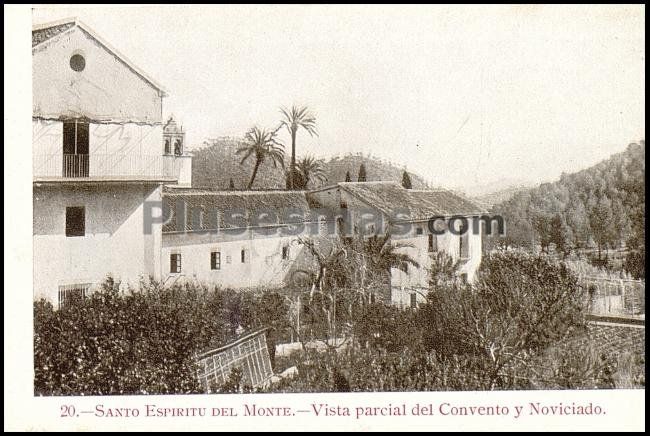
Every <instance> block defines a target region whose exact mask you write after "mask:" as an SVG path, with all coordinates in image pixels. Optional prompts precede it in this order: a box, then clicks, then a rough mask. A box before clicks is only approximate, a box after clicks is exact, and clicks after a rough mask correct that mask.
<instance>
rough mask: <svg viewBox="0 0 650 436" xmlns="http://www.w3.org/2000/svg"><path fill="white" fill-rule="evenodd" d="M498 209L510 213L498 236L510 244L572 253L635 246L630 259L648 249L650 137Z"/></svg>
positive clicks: (496, 208)
mask: <svg viewBox="0 0 650 436" xmlns="http://www.w3.org/2000/svg"><path fill="white" fill-rule="evenodd" d="M492 212H493V213H494V214H498V215H501V216H503V217H504V219H505V222H506V226H507V227H506V230H507V231H506V236H505V237H493V238H492V239H496V241H492V242H489V243H488V246H489V245H490V244H492V245H494V244H495V243H496V244H498V245H501V246H505V247H512V246H514V247H523V248H531V247H534V246H539V247H540V248H541V249H542V251H548V249H549V248H550V247H551V246H554V247H555V248H556V250H557V251H558V252H560V253H562V254H563V256H566V255H567V254H568V253H570V252H571V250H576V249H578V250H580V249H583V248H585V247H588V246H594V247H595V248H597V250H598V258H599V259H600V258H601V255H602V252H603V250H607V249H611V248H618V247H623V246H625V247H627V248H629V249H632V250H633V251H634V252H635V254H633V255H632V259H631V260H630V262H634V260H633V259H634V258H635V257H638V253H639V252H640V251H641V248H642V247H643V248H644V247H645V227H644V220H645V141H640V143H638V144H636V143H633V144H630V145H629V146H628V147H627V149H626V150H625V151H624V152H623V153H619V154H616V155H613V156H612V157H610V158H609V159H607V160H605V161H603V162H601V163H599V164H597V165H595V166H593V167H591V168H588V169H586V170H583V171H579V172H577V173H574V174H562V176H561V177H560V180H559V181H557V182H554V183H544V184H542V185H540V186H539V187H538V188H535V189H532V190H529V191H524V192H520V193H518V194H516V195H515V196H513V197H512V198H510V199H509V200H507V201H505V202H503V203H500V204H497V205H495V206H494V207H493V209H492Z"/></svg>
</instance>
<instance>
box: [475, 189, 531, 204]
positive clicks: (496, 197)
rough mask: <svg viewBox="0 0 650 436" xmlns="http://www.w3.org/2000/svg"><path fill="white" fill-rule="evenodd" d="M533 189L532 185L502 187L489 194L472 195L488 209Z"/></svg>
mask: <svg viewBox="0 0 650 436" xmlns="http://www.w3.org/2000/svg"><path fill="white" fill-rule="evenodd" d="M530 189H532V186H513V187H511V188H505V189H501V190H498V191H495V192H490V193H488V194H483V195H478V196H473V197H470V198H471V199H472V200H474V201H475V202H476V203H478V204H480V205H481V206H483V207H485V208H486V209H491V208H492V206H494V205H495V204H499V203H503V202H504V201H508V200H510V199H511V198H512V197H514V196H515V195H516V194H518V193H520V192H524V191H528V190H530Z"/></svg>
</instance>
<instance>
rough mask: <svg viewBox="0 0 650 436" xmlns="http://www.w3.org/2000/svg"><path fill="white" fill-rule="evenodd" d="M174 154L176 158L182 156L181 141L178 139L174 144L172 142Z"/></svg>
mask: <svg viewBox="0 0 650 436" xmlns="http://www.w3.org/2000/svg"><path fill="white" fill-rule="evenodd" d="M174 154H175V155H176V156H180V155H182V154H183V141H181V140H180V139H177V140H176V142H174Z"/></svg>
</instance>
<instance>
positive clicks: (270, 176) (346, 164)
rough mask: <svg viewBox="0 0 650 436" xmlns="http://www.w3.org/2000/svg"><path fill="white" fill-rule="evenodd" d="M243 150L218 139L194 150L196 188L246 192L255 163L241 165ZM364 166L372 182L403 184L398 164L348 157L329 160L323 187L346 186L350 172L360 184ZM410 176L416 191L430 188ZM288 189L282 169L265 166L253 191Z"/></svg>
mask: <svg viewBox="0 0 650 436" xmlns="http://www.w3.org/2000/svg"><path fill="white" fill-rule="evenodd" d="M240 146H241V140H239V139H237V138H218V139H214V140H211V141H210V142H209V143H205V144H204V147H203V148H200V149H198V150H194V151H193V154H194V158H193V160H192V186H194V187H197V188H204V189H228V188H229V186H230V180H231V179H232V181H233V184H234V186H235V189H243V188H245V187H246V185H247V184H248V181H249V179H250V176H251V173H252V172H253V160H252V159H250V160H249V161H248V162H245V163H244V164H243V165H240V164H239V162H240V157H239V156H237V155H236V151H237V149H238V148H239V147H240ZM298 157H300V156H298ZM287 159H288V157H287ZM362 163H363V164H364V165H365V167H366V179H367V180H368V181H372V180H394V181H397V182H401V181H402V173H403V171H404V169H403V168H402V167H400V166H398V165H396V164H393V163H391V162H387V161H385V160H381V159H379V158H377V157H374V156H368V155H361V154H347V155H344V156H336V157H333V158H330V159H329V160H325V162H324V166H323V167H324V171H325V175H326V177H327V180H326V181H325V182H323V183H322V184H324V185H327V184H332V183H335V182H343V181H345V175H346V173H347V172H348V171H349V172H350V176H351V179H352V181H356V180H357V176H358V174H359V167H360V166H361V164H362ZM409 175H410V176H411V182H412V184H413V188H415V189H422V188H426V187H427V186H428V185H427V183H426V182H425V180H424V179H423V178H422V177H420V176H418V175H416V174H413V173H411V172H409ZM320 185H321V184H310V186H309V187H310V188H317V187H318V186H320ZM284 187H285V182H284V175H283V171H282V169H281V168H273V166H272V165H270V164H264V165H262V166H261V167H260V168H259V171H258V174H257V177H256V179H255V184H254V185H253V188H255V189H284Z"/></svg>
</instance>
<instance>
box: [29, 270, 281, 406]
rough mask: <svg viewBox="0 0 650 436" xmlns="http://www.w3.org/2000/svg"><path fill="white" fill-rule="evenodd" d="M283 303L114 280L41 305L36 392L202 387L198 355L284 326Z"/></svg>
mask: <svg viewBox="0 0 650 436" xmlns="http://www.w3.org/2000/svg"><path fill="white" fill-rule="evenodd" d="M281 301H282V297H280V296H279V295H277V294H273V293H268V294H261V295H252V294H247V293H236V292H234V291H222V290H215V289H207V288H204V287H198V286H177V287H173V288H171V289H165V288H161V287H158V286H152V287H143V288H142V289H140V290H139V291H138V292H127V293H120V292H119V291H118V285H117V283H114V282H113V281H112V280H110V279H109V280H108V281H107V282H106V283H105V284H104V286H103V289H102V290H100V291H98V292H95V293H93V294H91V295H90V296H89V297H87V298H84V299H83V300H77V301H74V300H73V301H71V302H70V303H69V304H66V305H65V306H64V307H63V308H62V309H60V310H56V311H55V310H54V308H53V307H52V305H51V304H50V303H48V302H45V301H38V302H35V303H34V370H35V377H34V391H35V394H36V395H73V394H76V395H78V394H85V395H93V394H94V395H107V394H171V393H176V394H178V393H195V392H200V386H199V384H198V381H197V379H196V371H195V368H194V366H193V365H194V356H195V355H196V353H198V352H201V351H205V350H206V349H210V348H213V347H216V346H220V345H223V343H224V342H226V341H227V340H229V339H231V338H232V337H234V336H235V334H236V330H237V328H238V327H239V326H241V327H243V328H245V329H250V328H255V327H259V326H269V327H274V326H277V327H280V326H281V325H282V323H283V317H286V313H287V309H286V307H284V305H283V304H282V303H281ZM273 334H274V333H273V332H272V333H271V334H270V336H271V337H273ZM271 339H273V338H271Z"/></svg>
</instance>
